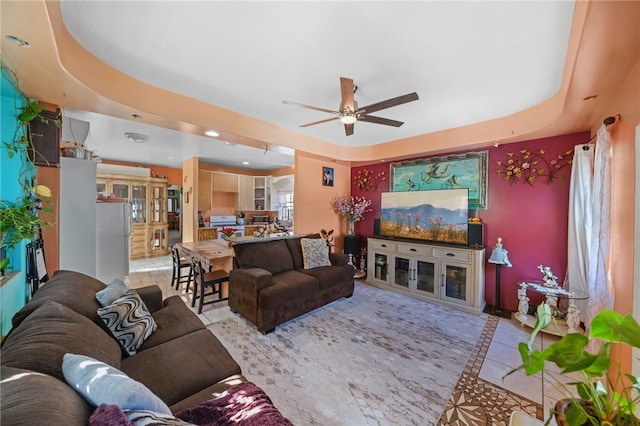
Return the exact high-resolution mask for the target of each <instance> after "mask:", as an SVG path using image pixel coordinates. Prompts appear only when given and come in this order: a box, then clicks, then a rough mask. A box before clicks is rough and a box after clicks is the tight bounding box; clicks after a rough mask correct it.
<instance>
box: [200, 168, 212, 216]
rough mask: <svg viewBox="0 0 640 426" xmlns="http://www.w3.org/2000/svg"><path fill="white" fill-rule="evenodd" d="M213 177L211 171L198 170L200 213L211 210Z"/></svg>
mask: <svg viewBox="0 0 640 426" xmlns="http://www.w3.org/2000/svg"><path fill="white" fill-rule="evenodd" d="M212 177H213V176H212V173H211V172H210V171H209V170H198V210H200V211H206V210H211V193H212V192H213V179H212Z"/></svg>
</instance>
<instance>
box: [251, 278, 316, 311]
mask: <svg viewBox="0 0 640 426" xmlns="http://www.w3.org/2000/svg"><path fill="white" fill-rule="evenodd" d="M318 289H319V284H318V280H317V279H316V278H314V277H312V276H310V275H307V274H303V273H301V272H298V271H287V272H282V273H280V274H277V275H274V276H273V284H272V285H270V286H269V287H266V288H263V289H262V290H260V294H258V304H259V305H260V306H261V307H263V308H265V309H270V308H274V307H276V306H279V305H281V304H283V303H285V302H291V301H292V300H298V299H300V300H304V299H305V298H307V297H312V296H313V295H314V293H316V292H317V291H318Z"/></svg>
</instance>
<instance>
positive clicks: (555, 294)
mask: <svg viewBox="0 0 640 426" xmlns="http://www.w3.org/2000/svg"><path fill="white" fill-rule="evenodd" d="M518 286H519V287H520V288H519V289H518V301H519V302H518V312H517V313H516V314H515V317H516V319H517V320H518V321H520V323H521V324H523V325H526V326H528V327H534V326H535V323H536V319H535V317H532V316H530V315H528V313H529V297H528V296H527V292H533V293H537V294H541V295H543V296H544V297H545V303H546V304H547V305H549V307H550V308H551V312H552V314H553V317H554V321H552V322H551V324H549V326H548V327H547V328H545V329H543V330H542V331H543V332H545V333H549V334H555V335H557V336H564V335H565V334H567V333H582V330H581V329H580V311H579V310H578V308H577V307H576V300H586V299H588V298H589V295H588V294H587V293H585V292H583V291H580V290H571V291H569V290H565V289H564V288H563V287H560V286H558V287H547V286H545V285H544V284H543V281H521V282H520V283H518ZM559 301H560V304H561V305H565V304H566V305H567V306H566V311H563V310H562V308H561V307H560V306H559ZM562 302H564V303H562Z"/></svg>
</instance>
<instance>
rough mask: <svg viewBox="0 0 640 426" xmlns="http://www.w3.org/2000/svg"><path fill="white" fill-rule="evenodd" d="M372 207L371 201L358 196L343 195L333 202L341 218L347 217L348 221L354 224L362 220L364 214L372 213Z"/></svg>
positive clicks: (332, 204)
mask: <svg viewBox="0 0 640 426" xmlns="http://www.w3.org/2000/svg"><path fill="white" fill-rule="evenodd" d="M370 205H371V200H367V199H366V198H364V197H358V196H356V197H353V196H352V197H347V196H346V195H341V196H339V197H336V198H334V199H333V200H332V201H331V206H332V207H333V209H334V210H335V211H336V212H337V213H338V214H339V215H340V216H346V217H347V220H349V221H353V222H358V221H359V220H362V217H363V216H364V214H365V213H367V212H370V211H371V209H370V208H369V206H370Z"/></svg>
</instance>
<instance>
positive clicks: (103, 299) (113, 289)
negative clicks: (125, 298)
mask: <svg viewBox="0 0 640 426" xmlns="http://www.w3.org/2000/svg"><path fill="white" fill-rule="evenodd" d="M127 290H129V286H127V284H126V283H124V281H122V280H119V279H117V278H116V279H115V280H113V281H111V282H110V283H109V284H107V286H106V287H105V288H103V289H102V290H100V291H99V292H97V293H96V299H97V300H98V303H100V306H107V305H110V304H112V303H113V302H115V300H116V299H117V298H119V297H120V296H122V295H123V294H125V293H126V292H127Z"/></svg>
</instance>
